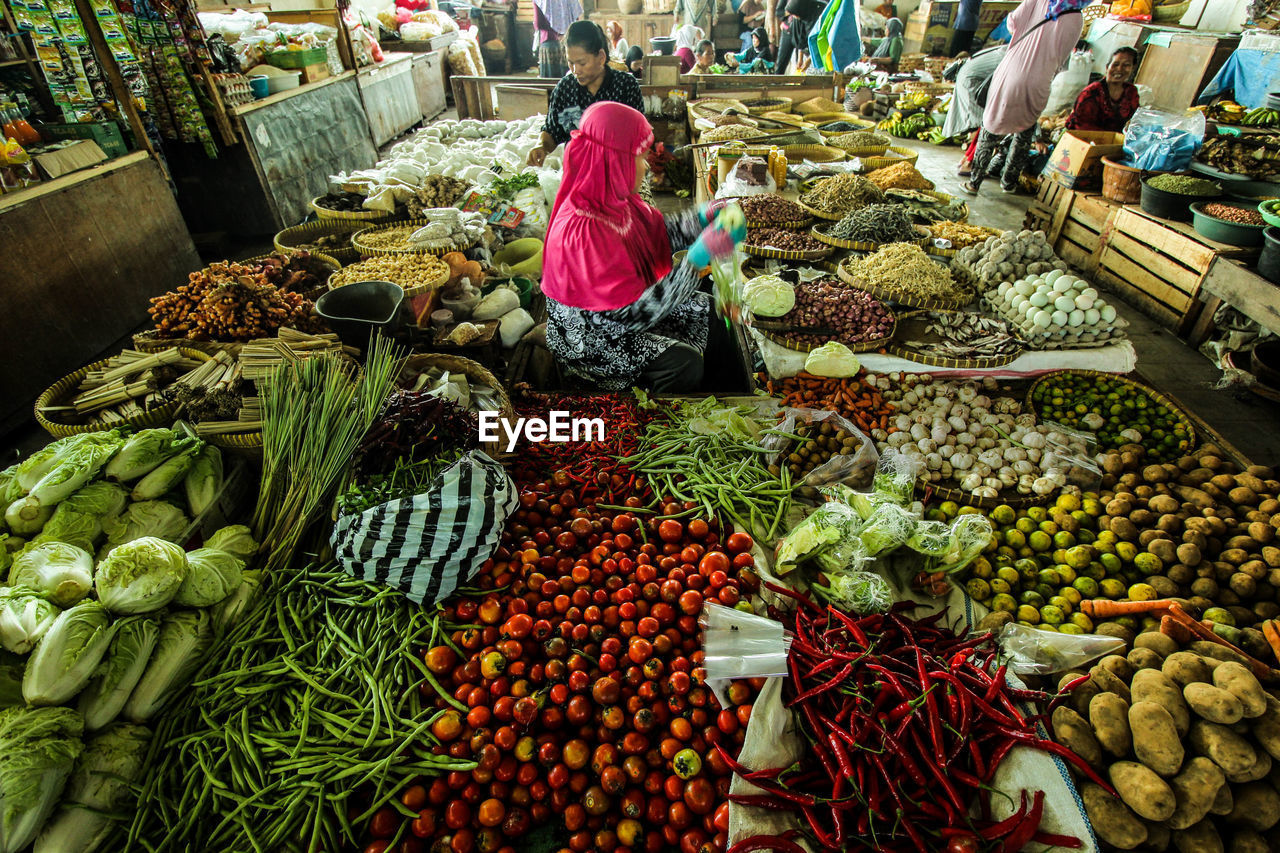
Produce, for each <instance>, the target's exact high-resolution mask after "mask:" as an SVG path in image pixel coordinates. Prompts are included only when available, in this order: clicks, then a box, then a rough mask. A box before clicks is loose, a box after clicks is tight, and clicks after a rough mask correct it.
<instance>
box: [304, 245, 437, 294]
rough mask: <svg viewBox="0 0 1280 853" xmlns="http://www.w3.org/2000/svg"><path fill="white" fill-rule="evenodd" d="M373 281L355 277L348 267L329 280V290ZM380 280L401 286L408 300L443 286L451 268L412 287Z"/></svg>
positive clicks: (389, 279) (387, 279)
mask: <svg viewBox="0 0 1280 853" xmlns="http://www.w3.org/2000/svg"><path fill="white" fill-rule="evenodd" d="M404 257H417V256H416V255H408V254H406V255H404ZM432 257H435V256H434V255H433V256H432ZM361 260H367V258H362V259H361ZM356 263H360V261H357V262H356ZM384 275H385V274H384ZM346 278H352V280H351V281H347V280H346ZM371 280H373V279H361V278H360V277H359V276H357V275H355V272H354V271H353V270H352V269H351V268H350V267H348V268H347V269H346V270H343V271H342V273H341V274H339V275H335V276H332V277H331V278H330V279H329V289H330V290H336V289H337V288H339V287H342V286H344V285H347V284H354V283H355V282H356V281H371ZM379 280H386V281H391V283H392V284H399V285H400V286H401V287H402V288H403V289H404V295H405V298H406V299H408V298H410V297H413V296H421V295H422V294H424V293H426V292H427V291H429V290H434V289H436V288H438V287H440V286H441V285H443V284H444V283H445V282H447V281H448V280H449V267H448V266H447V265H446V266H445V267H444V269H443V270H441V271H440V273H439V275H437V276H436V278H435V279H433V280H431V281H426V282H423V283H421V284H418V285H414V286H411V287H410V286H406V285H404V284H401V283H400V282H398V281H394V280H393V279H391V278H384V279H379Z"/></svg>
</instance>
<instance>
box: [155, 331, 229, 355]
mask: <svg viewBox="0 0 1280 853" xmlns="http://www.w3.org/2000/svg"><path fill="white" fill-rule="evenodd" d="M169 347H186V348H187V349H193V350H199V351H200V352H202V353H204V354H205V355H208V356H213V355H216V354H217V353H219V352H222V351H226V352H227V353H228V354H229V355H239V354H240V350H241V349H242V348H243V347H244V343H243V342H241V341H197V340H193V339H192V338H162V337H159V336H158V335H157V334H156V330H155V329H148V330H147V331H145V332H138V334H136V335H134V336H133V348H134V349H136V350H141V351H142V352H155V351H156V350H162V349H168V348H169Z"/></svg>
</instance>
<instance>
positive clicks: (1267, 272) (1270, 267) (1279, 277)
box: [1258, 225, 1280, 284]
mask: <svg viewBox="0 0 1280 853" xmlns="http://www.w3.org/2000/svg"><path fill="white" fill-rule="evenodd" d="M1262 239H1263V240H1264V241H1265V242H1264V244H1263V247H1262V257H1260V258H1258V275H1260V276H1262V277H1263V278H1265V279H1266V280H1267V281H1269V282H1271V283H1273V284H1280V228H1277V227H1276V226H1274V225H1271V226H1268V227H1266V228H1264V229H1262Z"/></svg>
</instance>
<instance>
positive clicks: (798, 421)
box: [761, 409, 880, 488]
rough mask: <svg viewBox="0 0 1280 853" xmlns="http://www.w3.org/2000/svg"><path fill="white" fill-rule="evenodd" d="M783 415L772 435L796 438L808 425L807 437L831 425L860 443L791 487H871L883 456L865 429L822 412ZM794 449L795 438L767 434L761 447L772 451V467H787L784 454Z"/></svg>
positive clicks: (795, 411) (797, 411)
mask: <svg viewBox="0 0 1280 853" xmlns="http://www.w3.org/2000/svg"><path fill="white" fill-rule="evenodd" d="M782 415H783V418H782V422H781V423H780V424H778V426H777V428H776V429H774V430H771V431H769V432H773V433H785V434H789V435H796V434H798V433H797V430H799V429H800V428H801V427H802V426H808V427H809V429H808V434H812V432H813V429H814V427H816V426H818V425H821V424H824V423H829V424H831V425H832V426H833V427H835V428H836V429H842V430H844V431H845V432H846V433H848V434H849V435H851V436H854V437H856V438H857V439H858V441H859V445H858V448H857V449H856V450H855V451H854V452H853V453H850V454H848V455H841V456H833V457H831V458H830V459H828V460H827V461H826V462H824V463H822V464H821V465H819V466H818V467H817V468H814V469H813V470H812V471H810V472H809V473H807V474H805V475H804V478H803V479H801V480H800V481H799V482H798V483H793V484H792V485H798V486H814V487H817V486H829V485H832V484H833V483H844V484H845V485H848V486H853V487H854V488H865V487H866V486H869V485H871V478H872V476H873V475H874V473H875V470H876V463H877V462H878V461H879V460H880V454H879V453H877V452H876V446H875V442H873V441H871V440H870V439H869V438H868V437H867V436H866V434H865V433H863V432H862V430H860V429H858V428H857V427H856V426H854V425H853V424H852V423H851V422H849V421H848V420H846V419H845V418H844V417H842V416H841V415H838V414H836V413H835V412H827V411H822V410H820V409H784V410H783V411H782ZM795 446H796V442H795V441H794V439H791V438H788V437H787V436H786V435H776V434H773V435H768V436H767V437H766V438H765V440H764V441H763V442H761V447H764V448H766V449H768V450H770V451H772V453H771V454H770V456H769V464H770V465H783V464H785V463H786V459H785V454H786V453H788V452H790V450H791V449H792V448H794V447H795Z"/></svg>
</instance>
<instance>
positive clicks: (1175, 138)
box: [1124, 107, 1205, 172]
mask: <svg viewBox="0 0 1280 853" xmlns="http://www.w3.org/2000/svg"><path fill="white" fill-rule="evenodd" d="M1204 130H1205V118H1204V113H1202V112H1199V111H1197V110H1188V111H1186V112H1185V113H1174V112H1168V111H1166V110H1154V109H1150V108H1148V107H1139V108H1138V111H1137V112H1135V113H1134V114H1133V118H1131V119H1129V123H1128V124H1127V125H1125V128H1124V156H1125V160H1126V162H1125V165H1127V166H1133V167H1134V168H1137V169H1142V170H1143V171H1147V172H1180V171H1182V170H1183V169H1186V168H1187V167H1188V166H1190V165H1191V158H1192V157H1194V156H1195V153H1196V151H1197V150H1199V148H1200V144H1201V143H1202V142H1204Z"/></svg>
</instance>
